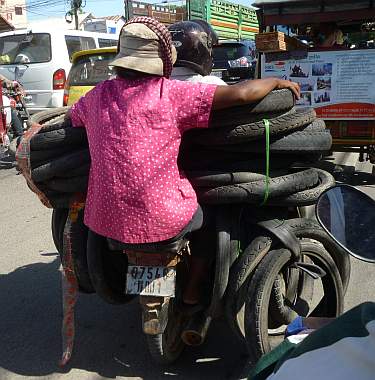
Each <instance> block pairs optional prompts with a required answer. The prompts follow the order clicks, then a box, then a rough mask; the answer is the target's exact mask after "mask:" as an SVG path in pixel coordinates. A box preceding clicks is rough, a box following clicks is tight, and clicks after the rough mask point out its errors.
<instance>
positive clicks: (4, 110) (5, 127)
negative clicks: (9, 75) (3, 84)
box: [0, 91, 11, 157]
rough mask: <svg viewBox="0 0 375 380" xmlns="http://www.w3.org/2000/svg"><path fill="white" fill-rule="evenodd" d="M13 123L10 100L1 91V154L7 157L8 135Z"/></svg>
mask: <svg viewBox="0 0 375 380" xmlns="http://www.w3.org/2000/svg"><path fill="white" fill-rule="evenodd" d="M10 123H11V114H10V100H9V99H8V98H7V97H6V96H4V95H1V91H0V154H1V156H2V157H5V156H6V154H7V151H8V148H9V145H10V138H9V135H8V132H9V128H10Z"/></svg>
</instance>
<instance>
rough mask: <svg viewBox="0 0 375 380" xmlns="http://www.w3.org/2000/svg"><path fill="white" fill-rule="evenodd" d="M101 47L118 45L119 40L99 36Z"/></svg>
mask: <svg viewBox="0 0 375 380" xmlns="http://www.w3.org/2000/svg"><path fill="white" fill-rule="evenodd" d="M98 43H99V47H101V48H102V47H111V46H117V40H109V39H107V38H98Z"/></svg>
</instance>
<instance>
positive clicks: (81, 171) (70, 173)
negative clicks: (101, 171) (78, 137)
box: [56, 163, 91, 178]
mask: <svg viewBox="0 0 375 380" xmlns="http://www.w3.org/2000/svg"><path fill="white" fill-rule="evenodd" d="M90 166H91V164H90V163H87V164H83V165H81V166H78V167H76V168H74V169H70V170H67V171H65V172H63V173H59V175H57V176H56V178H70V177H79V176H83V177H88V176H89V174H90Z"/></svg>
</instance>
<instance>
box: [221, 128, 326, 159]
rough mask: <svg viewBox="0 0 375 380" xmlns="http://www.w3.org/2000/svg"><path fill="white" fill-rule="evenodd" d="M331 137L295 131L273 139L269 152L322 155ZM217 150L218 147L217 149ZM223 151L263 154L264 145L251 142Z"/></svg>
mask: <svg viewBox="0 0 375 380" xmlns="http://www.w3.org/2000/svg"><path fill="white" fill-rule="evenodd" d="M331 146H332V136H331V134H330V132H329V131H318V132H315V131H307V132H306V131H297V132H293V133H291V134H289V135H286V136H283V137H280V138H277V137H276V138H275V139H273V140H271V142H270V152H273V153H279V154H282V153H284V154H290V153H294V152H295V153H310V152H318V153H323V152H327V151H329V150H330V149H331ZM217 149H218V150H219V149H220V147H217ZM223 151H224V152H227V151H230V152H249V153H264V152H265V145H264V144H263V145H262V144H259V142H255V143H254V142H251V143H247V144H237V145H227V146H223Z"/></svg>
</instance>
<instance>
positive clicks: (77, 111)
mask: <svg viewBox="0 0 375 380" xmlns="http://www.w3.org/2000/svg"><path fill="white" fill-rule="evenodd" d="M85 103H86V97H85V96H82V97H81V98H80V99H79V100H78V102H77V103H75V104H73V106H72V108H71V109H70V118H71V120H72V126H73V127H84V126H85V124H86V123H85V119H86V118H85V115H87V112H86V105H85Z"/></svg>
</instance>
